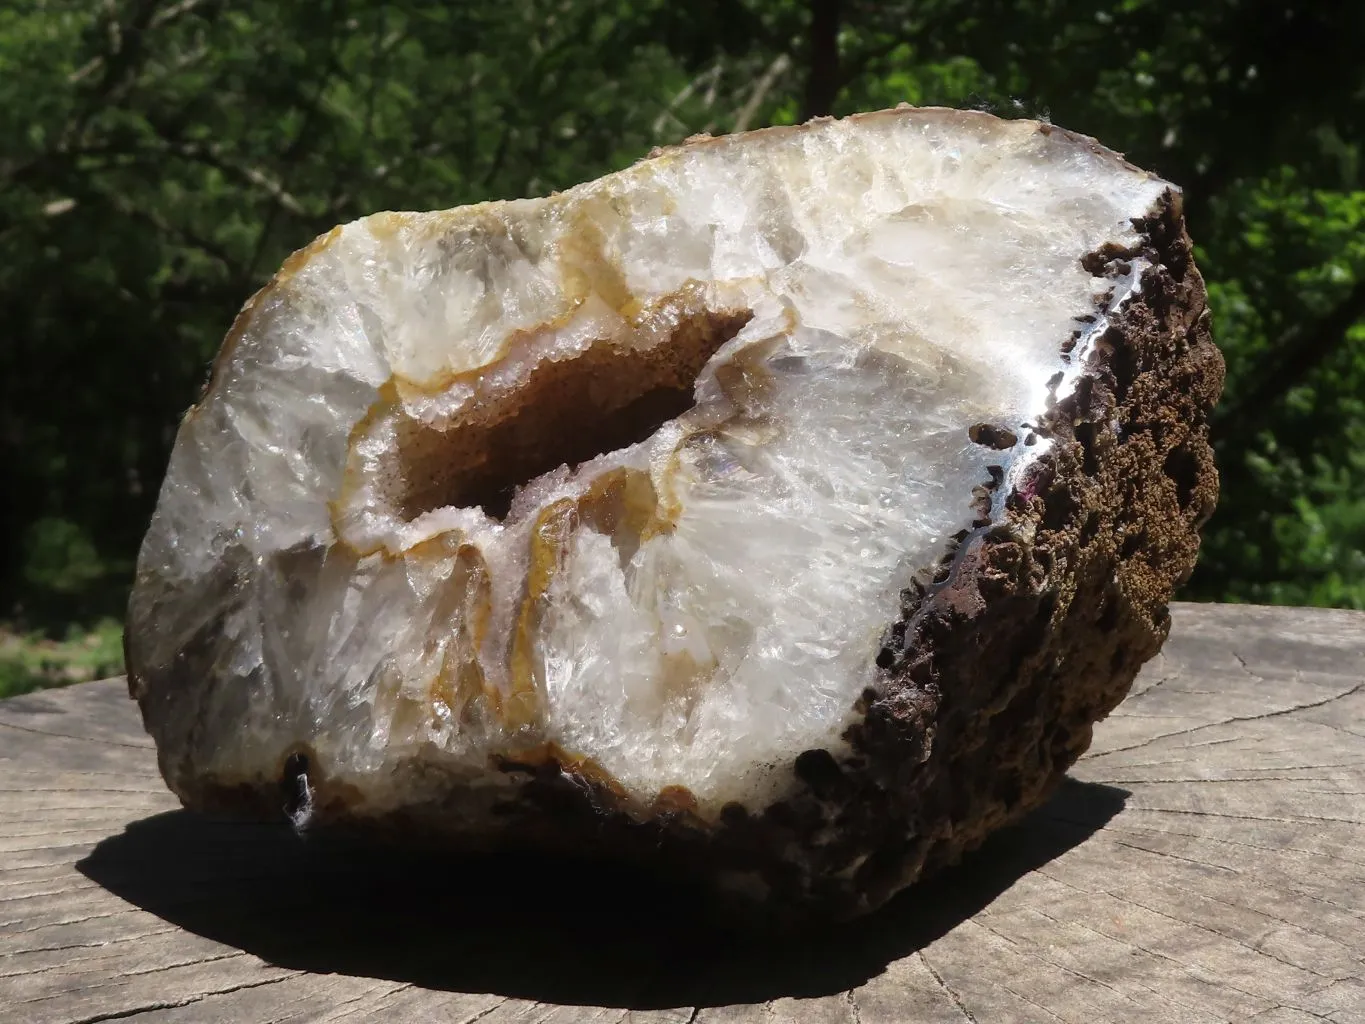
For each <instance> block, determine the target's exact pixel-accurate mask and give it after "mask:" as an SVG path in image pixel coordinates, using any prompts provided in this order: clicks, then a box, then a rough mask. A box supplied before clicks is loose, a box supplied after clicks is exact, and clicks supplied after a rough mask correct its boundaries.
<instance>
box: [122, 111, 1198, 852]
mask: <svg viewBox="0 0 1365 1024" xmlns="http://www.w3.org/2000/svg"><path fill="white" fill-rule="evenodd" d="M1173 194H1174V193H1173V192H1172V191H1171V186H1169V185H1168V184H1166V183H1165V182H1163V181H1161V180H1159V179H1157V178H1155V177H1153V176H1151V175H1149V174H1147V173H1145V172H1142V171H1140V170H1138V169H1136V168H1134V167H1132V166H1130V165H1128V164H1126V163H1124V162H1122V161H1121V160H1120V159H1119V158H1117V157H1116V156H1115V155H1114V154H1112V153H1110V152H1108V151H1106V150H1104V149H1102V148H1101V147H1099V146H1097V145H1095V144H1094V143H1093V142H1091V141H1090V140H1088V139H1084V138H1081V137H1079V136H1075V135H1071V134H1069V133H1066V132H1062V131H1060V130H1053V129H1051V128H1050V127H1049V126H1046V125H1039V124H1037V123H1035V122H1027V121H1013V122H1011V121H1003V120H998V119H996V118H993V117H990V116H987V115H984V114H975V113H961V112H954V111H935V110H912V109H901V110H896V111H886V112H881V113H877V114H870V115H861V116H856V117H853V118H849V119H845V120H840V121H834V120H824V121H817V122H813V123H811V124H809V125H806V126H802V127H799V128H794V129H774V130H769V131H765V132H757V133H750V134H748V135H744V136H737V137H732V138H721V139H714V140H710V139H700V140H694V141H690V142H689V143H688V144H687V145H684V146H681V147H677V148H672V149H667V150H664V151H662V152H659V153H657V154H656V155H653V156H652V157H651V158H650V159H647V160H644V161H642V162H640V163H638V164H636V165H635V166H633V167H630V168H628V169H626V170H623V171H620V172H618V173H615V174H612V175H609V176H607V177H605V178H602V179H600V180H598V181H595V182H591V183H588V184H584V185H580V186H578V187H576V188H572V189H569V190H568V191H565V192H563V193H561V194H556V195H552V196H549V197H546V198H541V199H529V200H519V201H512V202H493V203H485V204H481V205H477V206H472V207H464V208H460V209H455V210H448V211H442V212H433V213H379V214H375V215H373V216H370V217H366V218H364V219H362V220H359V221H356V222H354V223H351V224H347V225H345V226H342V227H338V228H336V229H335V230H333V231H332V232H330V233H329V234H327V235H325V236H324V237H322V238H320V239H318V240H317V241H316V242H314V243H313V244H312V245H310V246H309V247H308V248H306V249H304V250H302V251H301V252H299V253H296V254H295V255H294V256H293V257H291V258H290V260H289V261H288V262H287V263H286V264H285V266H284V267H283V269H282V270H281V271H280V273H279V274H278V275H277V276H276V278H275V279H274V280H273V281H272V282H271V284H270V285H269V286H268V287H266V288H265V289H264V290H263V291H262V292H260V293H259V294H258V295H256V296H255V297H254V298H253V299H252V300H251V301H250V302H249V303H248V304H247V305H246V307H245V308H244V309H243V311H242V313H241V315H240V317H239V318H238V320H237V322H236V323H235V324H234V326H233V328H232V331H231V333H230V335H229V337H228V338H227V340H226V341H225V343H224V346H223V349H222V352H221V353H220V355H219V358H218V360H217V362H216V364H215V367H214V370H213V374H212V379H211V381H210V383H209V385H208V387H207V389H206V391H205V393H204V395H203V397H202V400H201V401H200V402H199V404H198V405H197V406H196V407H195V408H194V409H192V410H191V411H190V412H189V414H188V415H187V416H186V418H185V420H184V422H183V424H182V425H181V428H180V433H179V436H178V438H177V441H176V445H175V448H174V454H173V456H172V459H171V463H170V468H169V471H168V473H167V476H166V480H165V484H164V487H163V489H162V492H161V496H160V501H159V504H158V506H157V510H156V514H155V518H154V520H153V522H152V524H151V528H150V530H149V532H148V534H147V537H146V541H145V543H144V546H143V548H142V552H141V557H140V560H139V563H138V574H137V582H136V588H135V592H134V595H133V599H132V603H131V609H130V619H129V634H130V669H131V678H132V686H133V690H134V693H135V695H137V696H139V698H140V699H141V701H142V703H143V708H144V713H145V715H146V719H147V722H148V726H149V728H150V729H151V731H152V733H153V735H154V736H155V737H156V739H157V742H158V747H159V750H160V755H161V761H162V768H163V772H164V773H165V775H166V777H167V779H168V781H169V782H170V784H171V785H172V787H173V788H175V789H176V790H177V791H178V792H180V793H181V794H182V796H186V797H187V799H189V800H191V802H193V801H194V794H196V793H197V792H200V791H201V790H202V789H203V788H204V787H206V786H207V787H213V788H215V789H217V790H222V791H228V790H231V788H232V787H234V786H237V787H246V788H251V787H258V788H261V789H262V790H263V791H270V787H277V786H278V785H279V781H278V780H279V779H280V778H281V775H282V773H285V774H287V772H288V771H289V769H288V768H287V765H289V764H290V763H293V764H294V765H296V766H297V765H299V764H305V765H306V766H307V767H306V771H307V775H308V777H309V778H310V779H311V783H309V786H308V792H307V794H306V797H307V798H306V799H305V800H304V801H302V804H303V806H302V807H301V808H296V810H298V811H299V813H300V814H301V815H303V816H305V817H306V816H307V814H309V813H312V812H313V811H314V810H316V809H318V808H320V807H323V806H324V805H326V803H327V801H328V800H330V801H331V804H332V805H333V806H334V807H338V808H340V807H344V809H345V810H344V813H345V814H346V815H351V816H359V817H365V816H367V815H376V816H377V815H382V814H384V813H387V812H390V811H394V810H397V809H401V808H404V807H415V806H424V805H434V804H438V803H440V802H441V801H445V802H446V805H447V809H448V813H449V815H451V821H452V827H453V829H454V830H456V831H458V830H459V828H461V827H467V828H469V829H471V830H477V829H479V828H482V827H484V826H482V825H480V824H479V821H480V820H481V818H480V816H481V814H482V813H483V811H482V810H480V808H482V809H487V808H491V807H493V806H495V805H496V804H497V802H498V801H499V800H502V799H505V798H507V795H508V794H509V793H510V792H511V791H514V790H515V789H516V788H517V787H519V786H521V785H522V784H523V783H524V779H525V777H526V775H525V773H518V772H515V771H509V770H507V767H508V765H509V764H510V765H521V766H525V765H532V766H534V765H543V764H547V763H548V764H554V765H558V766H560V767H561V768H562V769H563V770H564V771H566V772H573V773H576V776H577V777H580V778H584V779H587V780H589V781H590V782H591V783H592V784H593V785H594V786H596V787H598V788H600V789H603V790H605V791H608V792H610V793H611V794H612V795H613V799H614V801H615V803H616V805H617V806H618V808H624V809H625V811H626V813H627V814H629V815H633V816H635V817H637V818H640V819H645V818H648V817H649V816H650V815H651V814H655V813H658V811H659V808H660V807H685V808H686V810H687V813H688V814H689V815H690V816H692V818H693V819H695V821H697V822H699V823H702V825H703V826H704V825H705V823H707V822H716V821H718V820H719V818H720V816H721V813H722V810H723V809H724V808H725V807H727V805H736V804H737V805H739V806H740V807H742V808H745V809H747V810H748V811H750V812H755V813H757V812H760V811H761V810H762V809H763V808H764V807H766V806H768V805H770V804H772V803H773V802H774V801H778V800H780V799H781V798H782V797H783V795H784V794H785V793H787V792H788V791H789V790H790V789H791V787H792V786H793V785H794V784H795V782H794V780H795V775H794V771H793V764H794V763H795V762H796V760H797V759H798V757H799V756H800V755H802V754H803V753H804V752H808V751H811V750H819V751H827V752H829V754H830V755H831V756H832V757H833V758H834V759H835V760H838V759H839V758H841V757H845V756H849V754H850V748H849V735H850V727H851V726H853V725H854V724H855V723H856V722H857V721H858V720H859V718H860V716H861V715H862V714H863V712H864V710H865V704H866V694H867V692H868V691H869V690H871V691H874V692H875V691H877V689H878V687H880V686H882V685H883V683H884V682H885V679H886V677H887V672H888V669H887V664H886V656H885V654H884V652H885V640H886V631H887V628H888V625H889V624H890V623H892V622H893V621H895V620H896V619H897V618H898V616H899V615H900V608H901V605H902V601H903V594H904V593H905V592H907V591H908V590H911V589H913V588H915V587H916V585H919V586H921V587H922V586H923V585H925V584H928V583H929V582H930V579H931V577H932V576H933V574H934V573H935V571H936V570H937V569H938V568H939V567H940V566H941V565H943V564H944V563H945V559H947V558H949V557H950V556H951V554H952V552H953V551H954V549H955V545H956V544H958V543H959V542H960V541H961V539H962V537H963V536H964V531H968V532H970V531H972V530H974V529H976V530H980V529H981V528H982V527H983V524H985V523H1000V522H1003V521H1004V510H1003V501H1004V499H1005V497H1006V496H1007V495H1009V494H1010V493H1012V492H1014V491H1016V490H1017V489H1018V486H1019V484H1020V482H1021V481H1022V480H1024V479H1025V477H1026V476H1027V474H1028V473H1029V471H1030V467H1032V466H1034V465H1035V464H1037V463H1038V461H1039V460H1040V459H1046V458H1047V457H1048V454H1049V452H1050V451H1051V449H1052V445H1053V440H1052V438H1051V432H1050V431H1048V430H1046V429H1043V428H1042V427H1041V423H1042V421H1043V418H1044V417H1045V415H1046V414H1047V413H1048V411H1049V410H1050V409H1053V408H1054V407H1055V406H1056V404H1057V403H1058V402H1059V401H1061V400H1063V399H1065V398H1066V397H1067V396H1068V395H1069V394H1070V393H1071V391H1072V390H1073V389H1074V388H1075V386H1076V382H1077V380H1078V379H1079V377H1080V376H1082V375H1084V373H1085V371H1086V367H1087V365H1089V361H1090V360H1091V359H1092V358H1093V357H1095V356H1096V353H1095V349H1096V346H1097V345H1100V344H1101V339H1102V338H1103V337H1104V335H1105V332H1106V331H1107V330H1108V329H1109V327H1110V319H1111V318H1112V317H1113V316H1114V315H1115V313H1116V312H1117V311H1119V310H1120V309H1121V308H1122V307H1123V305H1124V304H1125V303H1126V302H1128V301H1129V300H1130V299H1131V298H1132V297H1133V295H1134V294H1135V291H1136V290H1137V289H1138V288H1139V286H1140V283H1141V281H1142V279H1143V275H1144V274H1145V273H1146V272H1147V271H1149V270H1150V269H1151V257H1150V255H1148V256H1144V255H1143V253H1142V246H1141V244H1140V243H1141V238H1140V233H1139V228H1138V222H1139V221H1140V220H1141V219H1142V218H1143V217H1146V216H1148V215H1150V213H1151V211H1152V210H1153V209H1155V208H1156V206H1157V205H1158V203H1159V202H1160V201H1162V200H1163V197H1164V198H1165V199H1166V200H1169V199H1170V197H1171V196H1172V195H1173ZM1095 254H1100V262H1102V263H1104V262H1105V261H1106V260H1108V262H1107V263H1106V264H1105V266H1106V269H1105V272H1104V273H1099V272H1097V270H1096V266H1095V265H1094V262H1093V261H1094V259H1095V258H1096V257H1095ZM1114 254H1119V255H1118V256H1115V255H1114ZM1019 529H1026V528H1024V527H1020V528H1019ZM291 758H293V761H292V762H291ZM300 759H302V760H300ZM452 793H454V794H464V795H465V796H464V797H458V796H457V797H454V798H452V797H451V795H450V794H452ZM465 797H467V799H466V798H465ZM315 804H316V807H315V806H314V805H315ZM338 813H341V812H338Z"/></svg>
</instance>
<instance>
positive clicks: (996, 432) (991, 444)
mask: <svg viewBox="0 0 1365 1024" xmlns="http://www.w3.org/2000/svg"><path fill="white" fill-rule="evenodd" d="M967 436H968V437H970V438H971V439H972V442H973V443H974V444H979V445H982V446H984V447H986V448H994V449H995V450H996V451H1004V450H1005V449H1006V448H1013V447H1014V446H1015V444H1017V443H1018V441H1019V438H1018V436H1017V435H1016V434H1015V433H1014V431H1012V430H1010V429H1009V427H999V426H995V425H993V424H990V423H978V424H976V425H975V426H972V427H968V428H967Z"/></svg>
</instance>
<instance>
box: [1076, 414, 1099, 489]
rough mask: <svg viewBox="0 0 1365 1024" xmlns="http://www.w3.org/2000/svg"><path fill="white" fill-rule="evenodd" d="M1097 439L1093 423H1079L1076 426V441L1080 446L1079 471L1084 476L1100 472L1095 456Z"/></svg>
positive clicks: (1096, 430) (1097, 433)
mask: <svg viewBox="0 0 1365 1024" xmlns="http://www.w3.org/2000/svg"><path fill="white" fill-rule="evenodd" d="M1098 438H1099V432H1098V428H1097V427H1096V426H1095V424H1093V423H1089V422H1086V423H1080V424H1077V426H1076V441H1077V442H1078V443H1079V444H1080V446H1081V470H1082V472H1084V473H1085V475H1086V476H1094V475H1095V474H1097V473H1098V472H1099V471H1100V460H1099V458H1098V457H1097V456H1096V455H1095V442H1096V441H1097V440H1098Z"/></svg>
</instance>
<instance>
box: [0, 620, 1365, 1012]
mask: <svg viewBox="0 0 1365 1024" xmlns="http://www.w3.org/2000/svg"><path fill="white" fill-rule="evenodd" d="M1174 621H1175V627H1174V633H1173V636H1172V638H1171V640H1170V642H1169V643H1168V644H1167V646H1166V649H1165V651H1164V653H1163V654H1162V655H1161V656H1160V657H1159V658H1158V659H1156V660H1155V661H1154V662H1152V663H1151V664H1150V665H1148V666H1147V668H1146V669H1145V670H1144V672H1143V674H1142V676H1141V677H1140V678H1139V680H1138V683H1137V685H1136V686H1135V687H1134V690H1133V694H1132V695H1131V696H1130V697H1129V698H1128V700H1127V701H1126V702H1125V703H1124V704H1123V706H1122V707H1121V708H1120V709H1119V711H1118V712H1116V713H1115V715H1114V716H1112V717H1111V718H1110V719H1109V720H1108V721H1107V722H1105V723H1104V724H1102V725H1101V726H1100V727H1099V728H1098V729H1097V731H1096V736H1095V744H1094V747H1093V749H1092V750H1091V752H1090V753H1089V754H1088V755H1087V756H1086V757H1085V759H1084V760H1083V761H1082V762H1081V763H1080V764H1079V765H1077V767H1076V769H1075V771H1074V772H1073V777H1074V779H1073V781H1069V782H1068V783H1067V784H1066V785H1065V786H1064V787H1063V789H1062V790H1061V791H1060V792H1059V794H1058V795H1057V797H1056V798H1055V799H1054V800H1053V801H1052V802H1051V803H1050V804H1049V805H1048V806H1047V807H1045V808H1043V809H1042V810H1041V811H1039V812H1037V813H1036V814H1035V815H1033V816H1032V817H1031V818H1030V819H1028V820H1027V821H1026V822H1025V823H1023V824H1022V825H1019V826H1016V827H1014V828H1012V829H1009V830H1007V831H1005V832H1002V833H1000V834H998V835H997V836H996V837H994V838H993V839H992V840H991V842H990V843H988V844H987V846H986V847H985V848H984V849H983V850H982V851H980V852H978V853H977V854H974V855H973V856H972V857H971V858H969V860H968V861H967V862H966V863H964V864H963V865H962V866H961V867H959V868H957V869H955V870H954V871H952V872H950V873H948V874H947V875H944V876H941V877H940V878H938V879H935V880H934V881H932V882H930V883H928V884H926V885H925V886H922V887H920V888H917V889H913V890H911V891H910V892H908V893H906V894H903V895H902V896H901V897H900V898H898V899H897V900H896V901H895V902H894V903H893V904H892V905H891V906H890V907H888V908H887V909H886V910H884V911H882V912H880V913H878V914H877V915H875V916H873V917H871V918H868V919H865V920H863V921H860V922H857V923H854V924H852V925H848V926H841V927H839V928H828V929H825V930H823V931H821V932H819V933H817V934H813V935H806V936H802V935H788V936H784V937H782V938H781V939H780V940H778V939H773V938H767V939H762V938H757V937H752V936H751V937H745V936H743V935H738V934H728V935H727V934H722V933H719V932H717V931H716V930H715V929H714V928H708V927H707V926H706V925H705V924H704V923H703V922H699V921H697V920H695V919H694V918H693V917H692V916H691V913H690V908H691V906H692V905H693V903H692V901H691V900H690V899H689V898H688V897H687V895H686V894H680V893H677V892H673V891H669V890H668V889H666V888H663V887H661V886H659V885H658V884H654V883H650V882H649V881H648V880H645V879H642V878H636V877H632V876H625V875H621V874H615V875H613V874H611V873H610V872H607V871H604V870H602V869H597V868H593V867H591V866H587V865H582V864H575V863H571V862H564V861H548V860H540V861H536V860H521V861H516V862H508V861H499V862H497V863H493V862H490V861H488V860H482V861H480V860H469V859H458V858H450V857H446V858H426V859H422V858H418V857H408V858H406V859H399V858H398V857H396V856H395V855H392V854H390V855H378V854H373V853H370V852H366V851H361V850H349V851H347V850H340V849H337V848H335V847H334V846H328V847H326V848H322V849H320V848H319V847H318V844H317V843H307V842H304V841H302V840H299V839H297V838H296V837H294V836H293V835H292V834H289V833H282V832H280V831H277V830H275V829H271V828H266V827H262V826H241V825H232V824H225V823H221V822H208V821H203V820H199V819H197V818H195V817H193V816H191V815H188V814H186V813H185V812H183V811H179V810H177V809H176V804H175V801H174V800H173V799H172V798H171V797H170V795H169V794H168V793H167V792H166V791H165V789H164V788H163V786H162V784H161V782H160V780H159V778H158V777H157V775H156V770H155V764H154V756H153V751H152V747H151V744H150V742H149V741H148V740H147V739H146V738H145V736H144V735H143V734H142V731H141V728H140V724H139V722H138V718H137V715H136V713H135V710H134V706H133V705H132V704H131V703H130V702H129V701H128V699H127V697H126V694H125V693H124V690H123V686H122V684H121V682H119V681H117V680H111V681H108V682H102V683H92V684H88V685H85V686H76V687H71V688H70V689H66V690H60V691H49V692H45V693H38V694H32V695H30V696H27V697H21V698H17V699H15V700H11V701H7V702H3V703H0V1021H5V1022H9V1021H24V1022H30V1021H31V1022H75V1021H80V1022H86V1024H93V1022H95V1021H104V1020H112V1019H117V1020H132V1021H134V1022H137V1024H152V1022H156V1024H169V1022H179V1021H185V1022H188V1021H193V1022H206V1021H220V1020H221V1021H275V1022H283V1021H290V1022H303V1021H342V1020H344V1021H347V1022H348V1024H358V1022H361V1021H371V1020H372V1021H385V1022H390V1021H392V1022H398V1021H450V1022H457V1024H460V1022H470V1024H472V1022H474V1021H478V1022H480V1024H505V1022H509V1021H523V1022H527V1024H531V1022H546V1024H548V1022H570V1021H572V1022H577V1021H602V1022H616V1021H626V1020H630V1021H637V1022H646V1021H647V1022H651V1024H654V1022H667V1021H671V1022H677V1024H685V1022H721V1021H726V1022H748V1021H802V1022H804V1021H812V1022H826V1021H829V1022H836V1021H840V1022H842V1021H848V1022H851V1024H882V1022H887V1024H901V1022H915V1021H928V1022H945V1024H947V1022H954V1024H960V1022H963V1021H974V1022H978V1024H993V1022H1003V1021H1021V1022H1030V1024H1032V1022H1049V1021H1066V1022H1072V1021H1074V1022H1079V1024H1097V1022H1102V1021H1141V1022H1143V1024H1147V1022H1152V1024H1155V1022H1172V1024H1200V1022H1204V1021H1256V1022H1258V1024H1298V1022H1304V1024H1307V1022H1312V1021H1334V1022H1340V1024H1346V1022H1365V681H1363V680H1365V614H1362V613H1352V612H1330V611H1310V610H1289V609H1263V608H1238V607H1217V606H1194V605H1179V606H1176V608H1175V609H1174Z"/></svg>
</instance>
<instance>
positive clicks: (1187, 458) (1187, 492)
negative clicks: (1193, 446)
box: [1162, 445, 1199, 509]
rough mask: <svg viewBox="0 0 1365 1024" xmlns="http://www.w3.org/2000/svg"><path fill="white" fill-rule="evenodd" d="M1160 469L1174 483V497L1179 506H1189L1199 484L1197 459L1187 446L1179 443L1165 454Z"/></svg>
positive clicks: (1183, 507)
mask: <svg viewBox="0 0 1365 1024" xmlns="http://www.w3.org/2000/svg"><path fill="white" fill-rule="evenodd" d="M1162 469H1164V470H1165V472H1166V475H1167V476H1168V477H1170V478H1171V480H1172V481H1174V483H1175V497H1176V501H1178V502H1180V507H1181V508H1182V509H1186V508H1189V507H1190V503H1191V502H1192V501H1194V492H1195V489H1196V488H1197V487H1198V486H1199V460H1198V459H1197V458H1196V457H1195V456H1194V453H1193V452H1191V451H1190V450H1189V449H1188V448H1186V447H1185V446H1184V445H1179V446H1177V447H1175V448H1172V449H1171V450H1170V451H1169V452H1168V453H1167V454H1166V460H1165V462H1164V463H1162Z"/></svg>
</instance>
